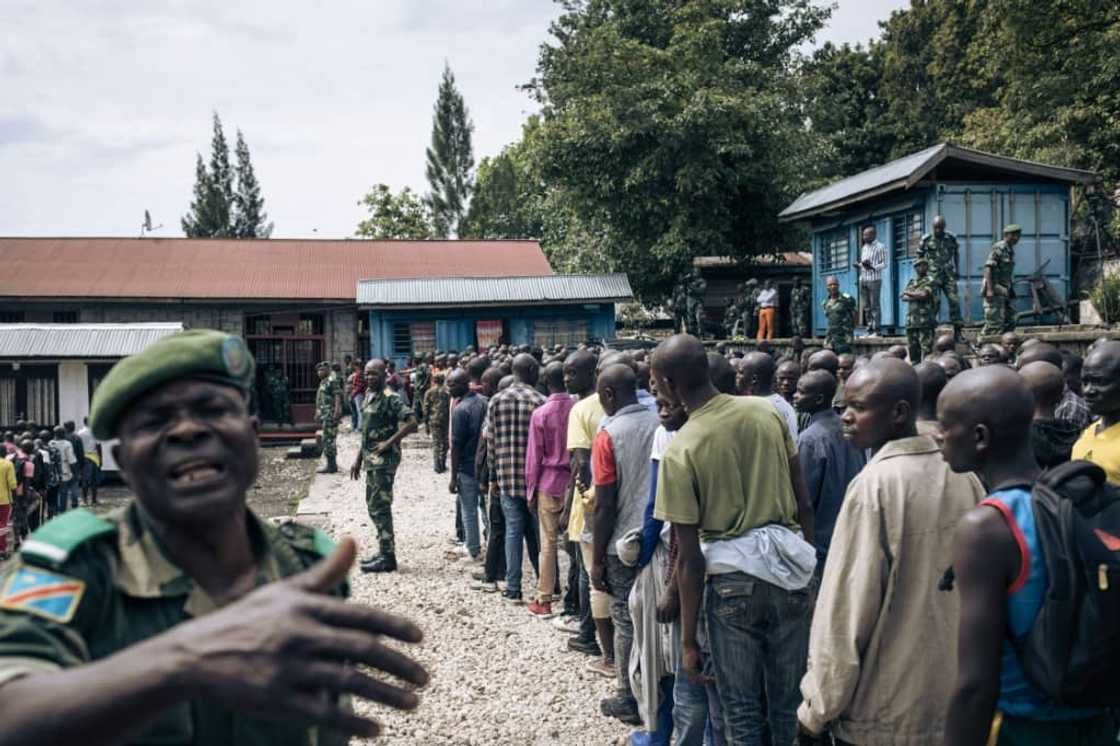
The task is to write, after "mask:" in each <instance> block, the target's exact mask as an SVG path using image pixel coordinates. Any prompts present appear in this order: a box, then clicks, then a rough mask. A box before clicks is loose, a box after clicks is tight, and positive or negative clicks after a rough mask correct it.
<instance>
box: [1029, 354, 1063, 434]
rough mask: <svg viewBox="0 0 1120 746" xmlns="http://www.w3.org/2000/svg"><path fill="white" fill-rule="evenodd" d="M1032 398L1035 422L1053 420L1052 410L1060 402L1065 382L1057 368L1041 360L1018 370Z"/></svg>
mask: <svg viewBox="0 0 1120 746" xmlns="http://www.w3.org/2000/svg"><path fill="white" fill-rule="evenodd" d="M1019 375H1020V376H1022V377H1023V380H1024V381H1026V383H1027V388H1029V389H1030V390H1031V395H1032V396H1033V397H1034V417H1035V419H1037V420H1052V419H1054V409H1055V407H1057V406H1058V402H1060V401H1061V400H1062V394H1063V393H1065V388H1066V382H1065V379H1063V378H1062V370H1061V368H1059V367H1058V366H1056V365H1054V364H1052V363H1047V362H1045V361H1043V360H1036V361H1034V362H1033V363H1027V364H1026V365H1024V366H1023V367H1022V368H1020V369H1019Z"/></svg>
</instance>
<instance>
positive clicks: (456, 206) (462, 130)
mask: <svg viewBox="0 0 1120 746" xmlns="http://www.w3.org/2000/svg"><path fill="white" fill-rule="evenodd" d="M473 131H474V124H473V123H472V122H471V119H470V115H469V114H468V113H467V107H466V104H464V103H463V96H462V94H460V93H459V89H458V88H456V87H455V76H454V75H453V74H452V72H451V67H450V66H449V65H446V64H445V65H444V68H443V79H442V80H441V81H440V84H439V94H438V96H437V97H436V103H435V111H434V113H433V115H432V144H431V145H430V146H429V147H428V148H427V151H426V155H427V169H426V173H427V177H428V184H429V187H430V190H431V191H429V193H428V195H427V197H426V198H425V201H426V202H427V204H428V207H429V209H430V210H431V214H432V224H433V226H434V229H435V233H436V235H437V236H439V237H441V238H447V237H448V236H450V235H452V233H454V234H456V235H457V234H458V233H459V231H460V230H461V228H462V222H463V218H464V216H465V215H466V213H467V203H468V202H469V201H470V197H471V187H472V185H473V175H472V170H473V169H474V149H473V147H472V146H471V133H472V132H473Z"/></svg>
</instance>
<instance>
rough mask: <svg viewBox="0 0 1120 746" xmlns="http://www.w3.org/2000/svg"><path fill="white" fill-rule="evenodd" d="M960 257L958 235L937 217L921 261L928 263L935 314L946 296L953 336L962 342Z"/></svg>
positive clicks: (920, 252) (923, 243)
mask: <svg viewBox="0 0 1120 746" xmlns="http://www.w3.org/2000/svg"><path fill="white" fill-rule="evenodd" d="M959 256H960V244H959V243H957V237H956V236H955V235H953V234H952V233H950V232H949V231H947V230H945V216H944V215H937V216H935V217H934V218H933V233H927V234H925V235H924V236H922V241H921V243H919V244H918V258H919V259H925V260H926V261H927V262H929V266H928V269H929V278H930V283H931V286H932V288H933V303H934V308H935V310H936V309H937V308H939V307H940V305H941V295H942V294H944V295H945V301H946V302H947V303H948V304H949V323H950V324H952V325H953V334H954V335H955V336H956V337H957V339H960V337H961V327H962V326H964V321H963V320H961V302H960V298H959V297H958V295H957V276H958V275H959V274H960V273H959V271H958V269H957V262H958V257H959ZM935 321H936V318H935ZM912 362H914V361H912Z"/></svg>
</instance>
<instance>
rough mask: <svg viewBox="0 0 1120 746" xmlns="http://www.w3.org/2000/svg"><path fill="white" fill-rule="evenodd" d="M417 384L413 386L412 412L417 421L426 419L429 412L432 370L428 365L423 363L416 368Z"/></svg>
mask: <svg viewBox="0 0 1120 746" xmlns="http://www.w3.org/2000/svg"><path fill="white" fill-rule="evenodd" d="M415 380H416V382H415V383H414V384H413V386H412V405H413V406H412V411H413V412H414V413H415V414H416V419H417V420H423V419H424V413H425V412H427V411H428V405H427V393H428V387H429V386H430V385H431V381H432V369H431V367H429V366H428V364H427V363H425V362H421V363H420V364H419V365H417V366H416V379H415Z"/></svg>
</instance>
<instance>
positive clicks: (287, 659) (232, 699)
mask: <svg viewBox="0 0 1120 746" xmlns="http://www.w3.org/2000/svg"><path fill="white" fill-rule="evenodd" d="M356 553H357V548H356V547H355V545H354V541H353V539H351V538H349V537H347V538H345V539H343V540H342V542H341V543H340V544H339V545H338V547H337V548H336V549H335V550H334V551H333V552H332V553H331V554H330V555H329V556H328V557H326V558H325V559H323V560H322V561H321V562H319V563H318V564H316V565H315V566H313V567H311V568H309V569H308V570H306V571H304V572H302V573H300V574H298V575H294V576H292V577H290V578H287V579H286V580H283V581H279V582H276V583H270V584H268V585H266V586H263V587H261V588H259V589H257V590H255V591H253V592H252V593H250V594H248V595H247V596H245V597H244V598H242V599H240V600H238V601H236V602H234V603H232V604H230V605H228V606H226V607H225V608H223V609H221V610H220V611H216V612H214V613H212V614H208V615H206V616H203V617H200V618H199V619H197V620H194V621H191V622H187V623H185V624H182V625H179V626H178V627H175V628H174V629H173V630H172V631H170V632H168V633H167V636H168V638H169V640H168V642H169V644H170V645H171V646H172V649H173V650H175V651H176V652H177V653H178V655H179V656H180V657H181V660H182V663H183V665H181V666H179V667H177V670H180V671H181V672H182V673H181V677H182V684H183V686H184V688H185V690H186V692H187V693H188V695H189V696H192V697H207V698H210V699H214V700H218V701H221V702H226V703H230V704H231V705H232V706H234V707H237V708H238V709H242V710H246V711H249V712H253V713H254V714H257V715H261V716H264V717H269V718H276V719H295V720H300V721H304V722H308V723H311V724H314V725H319V726H325V727H327V728H331V729H334V730H338V731H343V732H346V733H351V734H356V735H365V736H372V735H376V734H377V732H378V730H379V728H378V725H377V723H376V722H375V721H374V720H372V719H370V718H367V717H362V716H359V715H356V714H354V713H353V712H350V711H349V709H348V708H345V707H343V706H341V705H340V704H339V695H343V694H351V695H356V696H358V697H362V698H365V699H369V700H373V701H375V702H380V703H382V704H386V705H389V706H390V707H394V708H397V709H401V710H411V709H413V708H415V707H416V706H417V704H419V698H418V697H417V695H416V694H415V693H414V692H412V691H411V690H410V689H409V688H405V687H401V686H396V685H394V684H389V683H386V682H384V681H380V680H378V679H375V678H373V677H372V676H369V675H367V674H365V673H362V672H361V670H359V668H358V665H359V664H361V665H366V666H369V667H371V668H374V669H376V670H378V671H381V672H385V673H388V674H391V675H392V676H394V677H396V678H397V679H400V680H401V681H403V682H405V683H406V684H411V685H415V686H423V685H424V684H426V683H427V682H428V678H429V677H428V672H427V671H426V670H425V669H424V668H423V666H421V665H420V664H419V663H417V662H416V661H415V660H414V659H412V658H410V657H409V656H407V655H405V654H404V653H401V652H398V651H397V650H395V649H394V648H392V647H390V646H388V645H386V644H384V643H383V642H382V639H383V638H386V637H388V638H392V639H394V640H399V641H401V642H406V643H417V642H420V640H421V639H422V638H423V633H422V632H421V630H420V629H419V628H418V627H417V626H416V625H415V624H413V623H412V622H410V621H409V620H407V619H405V618H404V617H400V616H397V615H395V614H388V613H385V612H382V611H378V610H377V609H374V608H372V607H370V606H365V605H362V604H357V603H346V602H345V601H343V600H341V599H338V598H334V597H331V596H328V595H327V594H328V593H329V592H330V591H331V590H332V589H334V588H336V587H338V585H339V584H340V583H342V582H343V581H344V580H345V578H346V574H347V572H348V571H349V569H350V567H351V565H353V563H354V558H355V556H356Z"/></svg>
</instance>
